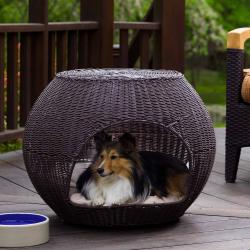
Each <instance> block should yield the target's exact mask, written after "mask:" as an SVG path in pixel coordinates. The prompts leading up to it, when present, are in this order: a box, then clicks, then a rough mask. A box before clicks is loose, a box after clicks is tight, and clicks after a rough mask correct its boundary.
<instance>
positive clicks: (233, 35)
mask: <svg viewBox="0 0 250 250" xmlns="http://www.w3.org/2000/svg"><path fill="white" fill-rule="evenodd" d="M249 38H250V28H239V29H235V30H232V31H230V32H228V34H227V48H228V49H242V50H243V49H244V44H245V41H246V40H247V39H249Z"/></svg>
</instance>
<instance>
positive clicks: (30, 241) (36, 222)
mask: <svg viewBox="0 0 250 250" xmlns="http://www.w3.org/2000/svg"><path fill="white" fill-rule="evenodd" d="M48 240H49V218H48V217H46V216H44V215H40V214H33V213H4V214H0V247H26V246H34V245H40V244H43V243H45V242H47V241H48Z"/></svg>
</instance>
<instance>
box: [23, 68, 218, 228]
mask: <svg viewBox="0 0 250 250" xmlns="http://www.w3.org/2000/svg"><path fill="white" fill-rule="evenodd" d="M101 130H106V132H108V133H110V134H112V135H113V137H114V139H115V138H117V137H118V136H119V135H120V134H122V133H123V132H125V131H127V132H130V133H132V134H133V135H134V136H135V137H136V139H137V145H138V149H139V150H151V151H160V152H163V153H167V154H172V155H174V156H176V157H178V158H179V159H181V160H183V161H184V162H189V163H190V165H191V166H190V171H191V176H192V180H191V182H190V186H189V192H188V195H187V197H186V199H185V200H183V201H182V202H179V203H174V204H158V205H140V204H137V205H128V204H127V205H121V206H114V207H111V208H107V207H77V206H73V205H72V204H71V203H70V202H69V185H70V179H71V174H72V171H73V168H74V164H75V163H76V162H79V161H86V160H88V159H89V158H91V155H92V153H93V140H92V139H93V136H94V135H95V134H96V133H97V132H99V131H101ZM214 154H215V136H214V130H213V127H212V123H211V120H210V118H209V116H208V113H207V111H206V109H205V107H204V105H203V103H202V101H201V99H200V97H199V96H198V95H197V94H196V92H195V91H194V89H193V88H192V87H191V85H190V84H189V83H188V82H187V81H186V79H185V78H184V76H183V75H182V74H180V73H178V72H175V71H164V70H162V71H156V70H132V69H123V70H118V69H117V70H116V69H115V70H114V69H113V70H111V69H105V70H97V69H96V70H75V71H68V72H62V73H59V74H58V75H57V76H56V77H55V79H54V80H53V81H52V82H51V83H50V84H49V85H48V86H47V88H46V89H45V90H44V91H43V93H42V94H41V96H40V97H39V98H38V100H37V102H36V103H35V105H34V107H33V109H32V111H31V113H30V115H29V118H28V121H27V124H26V129H25V135H24V159H25V164H26V167H27V171H28V173H29V176H30V178H31V180H32V182H33V184H34V186H35V187H36V189H37V191H38V193H39V194H40V195H41V197H42V198H43V199H44V200H45V201H46V202H47V203H48V204H49V205H50V206H51V208H52V209H53V210H54V211H55V212H56V213H57V214H58V215H59V216H60V217H61V218H63V219H64V220H65V221H67V222H70V223H76V224H85V225H98V226H126V225H143V224H158V223H165V222H168V221H173V220H176V219H177V218H178V217H180V216H181V215H183V213H184V212H185V210H186V209H187V208H188V207H189V206H190V204H191V203H192V202H193V201H194V199H195V198H196V197H197V196H198V194H199V193H200V192H201V190H202V188H203V186H204V185H205V183H206V181H207V178H208V176H209V173H210V171H211V168H212V165H213V162H214Z"/></svg>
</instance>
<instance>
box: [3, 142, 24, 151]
mask: <svg viewBox="0 0 250 250" xmlns="http://www.w3.org/2000/svg"><path fill="white" fill-rule="evenodd" d="M21 148H22V141H21V140H20V139H17V140H12V141H9V142H4V143H0V153H6V152H9V151H14V150H18V149H21Z"/></svg>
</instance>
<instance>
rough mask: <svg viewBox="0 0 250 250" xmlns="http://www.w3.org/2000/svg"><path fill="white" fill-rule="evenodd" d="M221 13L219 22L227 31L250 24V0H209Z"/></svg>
mask: <svg viewBox="0 0 250 250" xmlns="http://www.w3.org/2000/svg"><path fill="white" fill-rule="evenodd" d="M207 2H208V3H209V5H210V6H211V7H212V8H213V9H214V10H215V11H217V12H218V13H219V17H220V18H219V22H220V23H221V24H222V26H223V27H224V29H225V30H226V31H230V30H232V29H235V28H239V27H243V26H247V27H248V26H249V8H248V7H249V4H250V1H249V0H219V1H218V0H207Z"/></svg>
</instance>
